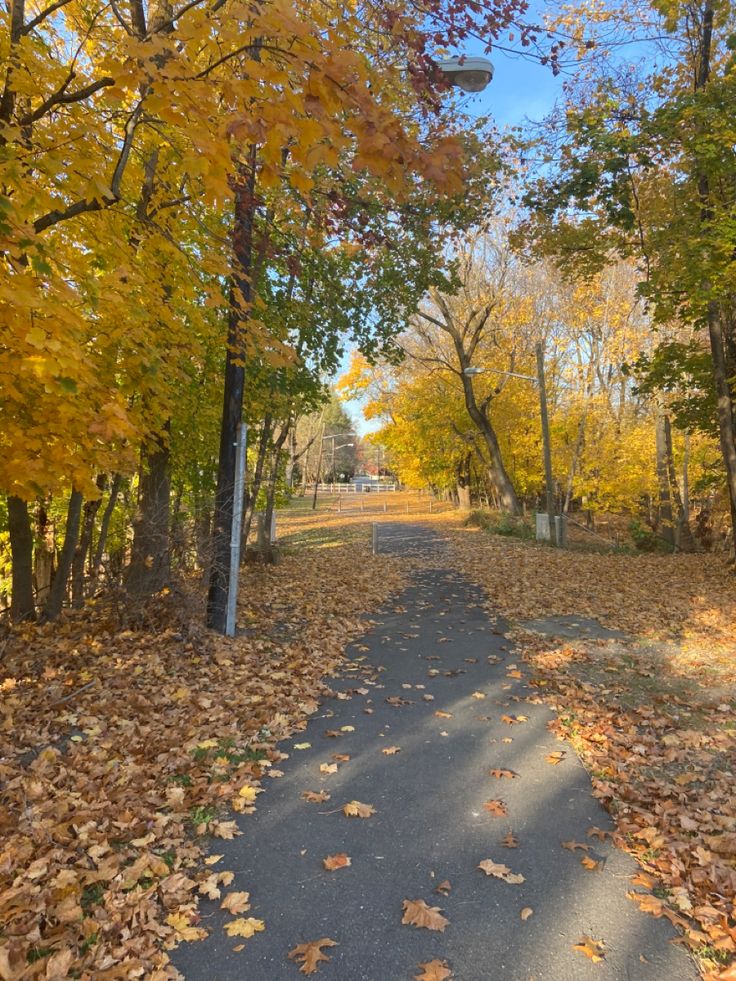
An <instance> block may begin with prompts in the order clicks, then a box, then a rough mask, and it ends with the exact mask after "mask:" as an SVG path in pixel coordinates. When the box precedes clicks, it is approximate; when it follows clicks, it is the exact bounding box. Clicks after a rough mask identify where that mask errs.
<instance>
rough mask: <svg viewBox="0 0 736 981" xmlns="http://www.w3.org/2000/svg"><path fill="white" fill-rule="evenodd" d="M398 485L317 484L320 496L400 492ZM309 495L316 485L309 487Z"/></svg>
mask: <svg viewBox="0 0 736 981" xmlns="http://www.w3.org/2000/svg"><path fill="white" fill-rule="evenodd" d="M400 489H401V488H400V487H399V485H398V484H385V483H382V484H379V483H378V482H376V483H375V484H367V483H366V484H337V483H335V484H317V493H318V494H368V493H370V494H383V493H386V492H387V491H397V490H400ZM307 493H312V494H313V493H314V484H311V485H308V486H307Z"/></svg>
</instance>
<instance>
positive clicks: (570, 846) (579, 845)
mask: <svg viewBox="0 0 736 981" xmlns="http://www.w3.org/2000/svg"><path fill="white" fill-rule="evenodd" d="M562 847H563V848H566V849H567V850H568V851H569V852H574V851H577V850H578V849H580V851H582V852H589V851H590V845H586V844H585V842H584V841H563V842H562Z"/></svg>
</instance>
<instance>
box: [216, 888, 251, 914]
mask: <svg viewBox="0 0 736 981" xmlns="http://www.w3.org/2000/svg"><path fill="white" fill-rule="evenodd" d="M249 899H250V893H249V892H229V893H228V894H227V895H226V896H225V898H224V899H223V901H222V902H221V903H220V909H226V910H227V911H228V913H232V914H233V916H238V914H239V913H245V912H247V911H248V910H249V909H250V903H249V902H248V900H249Z"/></svg>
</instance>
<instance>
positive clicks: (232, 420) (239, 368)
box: [207, 55, 494, 637]
mask: <svg viewBox="0 0 736 981" xmlns="http://www.w3.org/2000/svg"><path fill="white" fill-rule="evenodd" d="M437 67H438V68H439V70H440V71H441V72H442V73H443V75H444V76H445V77H446V79H447V80H448V81H449V83H450V84H451V85H454V86H457V87H458V88H460V89H462V90H463V91H464V92H481V91H482V90H483V89H484V88H485V87H486V86H487V85H488V83H489V82H490V81H491V79H492V78H493V71H494V69H493V64H492V63H491V62H490V61H489V60H488V58H483V57H480V56H474V57H469V58H466V57H464V56H463V55H460V56H459V57H454V58H444V59H442V60H441V61H440V62H438V63H437ZM255 185H256V146H255V144H253V145H252V146H251V148H250V151H249V159H248V162H247V164H245V163H244V164H242V165H239V167H238V173H237V179H236V182H235V195H234V198H235V201H234V215H233V217H234V221H233V236H232V237H233V243H232V244H233V252H234V254H235V257H236V260H237V262H236V266H237V268H236V271H235V272H234V273H233V275H232V277H231V284H230V311H229V315H228V339H227V349H226V354H225V373H224V384H223V406H222V421H221V425H220V449H219V455H218V464H217V490H216V493H215V508H214V514H213V521H212V524H213V529H212V553H213V554H212V567H211V570H210V583H209V590H208V593H207V626H208V627H212V628H213V629H214V630H217V631H218V632H219V633H223V634H226V635H227V636H230V637H232V636H234V634H235V610H236V606H237V597H238V573H239V568H240V524H241V522H242V496H243V486H244V480H245V461H246V429H245V423H244V421H243V397H244V391H245V363H244V361H245V352H244V350H243V340H242V336H241V334H242V329H243V328H242V324H241V321H242V320H245V319H246V317H245V314H246V313H247V311H248V307H249V305H250V302H251V300H252V286H251V273H252V266H253V224H254V218H255V208H254V205H253V201H254V195H255ZM340 435H351V436H352V435H354V434H353V433H347V434H340ZM321 458H322V445H321V444H320V462H321ZM314 497H315V501H314V504H313V507H314V506H315V505H316V499H317V489H316V484H315V491H314ZM239 498H240V499H241V500H240V501H239Z"/></svg>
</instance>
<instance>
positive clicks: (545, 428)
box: [536, 341, 557, 545]
mask: <svg viewBox="0 0 736 981" xmlns="http://www.w3.org/2000/svg"><path fill="white" fill-rule="evenodd" d="M536 352H537V383H538V385H539V412H540V415H541V417H542V445H543V448H544V486H545V490H546V497H547V520H548V521H549V543H550V545H556V544H557V526H556V524H555V489H554V484H553V482H552V447H551V445H550V439H549V418H548V415H547V388H546V386H545V382H544V348H543V347H542V342H541V341H539V342H538V343H537V346H536Z"/></svg>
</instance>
